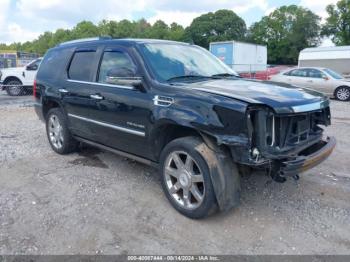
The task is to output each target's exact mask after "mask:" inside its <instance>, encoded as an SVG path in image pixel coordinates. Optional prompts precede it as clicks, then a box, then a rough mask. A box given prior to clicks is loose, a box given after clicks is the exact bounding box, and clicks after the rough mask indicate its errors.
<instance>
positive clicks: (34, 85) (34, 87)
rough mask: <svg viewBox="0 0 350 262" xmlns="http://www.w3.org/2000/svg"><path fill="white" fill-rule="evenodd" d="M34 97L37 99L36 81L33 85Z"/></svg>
mask: <svg viewBox="0 0 350 262" xmlns="http://www.w3.org/2000/svg"><path fill="white" fill-rule="evenodd" d="M33 96H34V98H36V79H34V84H33Z"/></svg>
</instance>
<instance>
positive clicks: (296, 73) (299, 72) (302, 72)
mask: <svg viewBox="0 0 350 262" xmlns="http://www.w3.org/2000/svg"><path fill="white" fill-rule="evenodd" d="M290 76H298V77H307V70H305V69H296V70H293V71H291V72H290Z"/></svg>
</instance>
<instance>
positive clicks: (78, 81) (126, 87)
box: [67, 79, 135, 90]
mask: <svg viewBox="0 0 350 262" xmlns="http://www.w3.org/2000/svg"><path fill="white" fill-rule="evenodd" d="M67 81H68V82H72V83H79V84H88V85H97V86H108V87H117V88H122V89H128V90H135V88H134V87H132V86H121V85H111V84H104V83H99V82H89V81H80V80H73V79H67Z"/></svg>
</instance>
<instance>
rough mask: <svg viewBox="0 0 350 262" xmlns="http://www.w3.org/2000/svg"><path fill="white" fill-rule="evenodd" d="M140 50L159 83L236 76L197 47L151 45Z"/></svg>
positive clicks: (216, 59)
mask: <svg viewBox="0 0 350 262" xmlns="http://www.w3.org/2000/svg"><path fill="white" fill-rule="evenodd" d="M141 50H142V53H143V55H144V58H145V60H146V62H147V64H148V65H149V66H150V68H151V70H152V73H153V74H154V75H155V77H156V78H157V80H158V81H160V82H166V81H169V80H172V79H176V80H179V81H180V80H183V79H186V77H188V78H190V79H191V81H195V80H200V79H203V78H201V77H212V76H217V75H222V76H229V75H234V76H236V75H237V73H236V72H235V71H233V70H232V69H230V68H229V67H228V66H226V65H225V64H224V63H223V62H221V61H220V60H219V59H218V58H216V57H215V56H214V55H212V54H211V53H209V52H208V51H207V50H205V49H203V48H201V47H198V46H194V45H184V44H164V43H152V44H144V45H142V46H141ZM196 76H198V77H196Z"/></svg>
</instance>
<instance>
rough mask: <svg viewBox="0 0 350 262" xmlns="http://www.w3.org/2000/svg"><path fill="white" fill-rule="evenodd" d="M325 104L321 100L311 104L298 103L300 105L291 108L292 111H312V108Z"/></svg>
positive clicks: (316, 108)
mask: <svg viewBox="0 0 350 262" xmlns="http://www.w3.org/2000/svg"><path fill="white" fill-rule="evenodd" d="M324 107H325V105H324V103H322V102H316V103H311V104H306V105H300V106H292V109H293V111H294V113H301V112H309V111H314V110H319V109H322V108H324Z"/></svg>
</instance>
